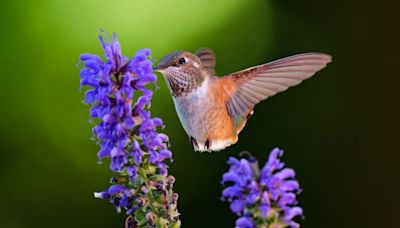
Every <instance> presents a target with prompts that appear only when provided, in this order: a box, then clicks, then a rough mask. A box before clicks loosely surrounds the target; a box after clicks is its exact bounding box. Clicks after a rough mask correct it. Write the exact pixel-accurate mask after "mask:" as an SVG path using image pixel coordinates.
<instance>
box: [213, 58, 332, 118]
mask: <svg viewBox="0 0 400 228" xmlns="http://www.w3.org/2000/svg"><path fill="white" fill-rule="evenodd" d="M330 61H331V56H329V55H327V54H319V53H305V54H299V55H294V56H290V57H287V58H283V59H280V60H276V61H273V62H270V63H266V64H263V65H259V66H255V67H251V68H248V69H246V70H242V71H239V72H236V73H233V74H231V75H227V76H225V77H222V78H220V79H221V83H223V84H225V85H227V86H225V87H224V88H225V90H226V91H227V93H228V94H227V95H228V97H229V98H228V100H227V103H226V106H227V109H228V112H229V115H230V116H231V117H232V118H234V119H235V120H236V119H238V118H240V119H241V118H242V117H245V115H248V114H249V113H250V111H251V110H252V109H253V108H254V105H256V104H257V103H259V102H260V101H261V100H264V99H267V98H268V97H270V96H273V95H275V94H276V93H278V92H282V91H284V90H286V89H287V88H289V87H292V86H295V85H298V84H299V83H300V82H302V81H303V80H305V79H307V78H309V77H311V76H312V75H314V74H315V73H316V72H317V71H319V70H321V69H322V68H324V67H325V66H326V65H327V64H328V63H329V62H330ZM228 87H229V88H228Z"/></svg>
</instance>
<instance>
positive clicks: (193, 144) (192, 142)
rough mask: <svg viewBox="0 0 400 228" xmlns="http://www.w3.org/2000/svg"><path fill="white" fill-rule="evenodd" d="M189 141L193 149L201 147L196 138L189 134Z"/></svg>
mask: <svg viewBox="0 0 400 228" xmlns="http://www.w3.org/2000/svg"><path fill="white" fill-rule="evenodd" d="M189 141H190V144H192V147H193V149H195V150H197V149H199V145H198V144H197V141H196V139H194V138H193V137H192V136H189Z"/></svg>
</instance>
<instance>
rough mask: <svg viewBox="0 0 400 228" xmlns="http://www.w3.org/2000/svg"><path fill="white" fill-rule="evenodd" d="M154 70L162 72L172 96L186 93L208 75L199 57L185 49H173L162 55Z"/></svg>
mask: <svg viewBox="0 0 400 228" xmlns="http://www.w3.org/2000/svg"><path fill="white" fill-rule="evenodd" d="M154 71H157V72H160V73H162V74H163V76H164V78H165V81H166V82H167V84H168V87H169V89H170V91H171V93H172V95H173V96H180V95H183V94H187V93H189V92H191V91H192V90H194V89H196V88H197V87H199V86H201V84H202V82H203V81H204V80H205V79H206V77H207V76H208V75H207V74H206V73H205V70H204V67H203V66H202V64H201V61H200V59H199V57H197V56H196V55H194V54H192V53H190V52H187V51H175V52H172V53H171V54H169V55H166V56H165V57H163V58H162V59H161V60H160V61H159V63H158V65H157V66H156V67H155V68H154Z"/></svg>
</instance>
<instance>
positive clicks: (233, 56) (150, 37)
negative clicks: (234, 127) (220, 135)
mask: <svg viewBox="0 0 400 228" xmlns="http://www.w3.org/2000/svg"><path fill="white" fill-rule="evenodd" d="M399 10H400V7H399V2H398V1H344V0H343V1H325V2H323V1H318V0H303V1H300V0H266V1H250V0H235V1H232V0H220V1H215V0H203V1H178V0H174V1H144V0H141V1H139V0H117V1H101V0H86V1H82V0H70V1H61V0H59V1H57V0H36V1H23V0H16V1H2V2H1V3H0V13H1V14H0V19H1V20H0V25H1V36H0V39H1V40H0V64H1V67H0V75H1V90H0V95H1V97H2V105H1V117H0V129H1V131H0V136H1V137H0V142H1V147H0V148H1V151H2V152H1V165H0V183H1V188H0V196H1V201H0V227H4V228H8V227H10V228H14V227H15V228H20V227H123V225H122V224H123V220H124V219H123V218H124V215H123V214H122V215H118V214H117V213H116V212H115V209H114V208H113V206H112V205H111V204H110V203H108V202H105V201H103V200H96V199H94V198H93V192H94V191H99V190H104V189H105V188H106V187H107V186H108V180H109V179H110V177H111V176H112V173H111V172H110V171H109V169H108V162H105V163H103V165H98V164H97V152H98V147H97V145H96V144H95V143H94V142H93V141H91V140H90V139H89V138H90V136H91V128H92V126H91V125H90V124H89V123H88V118H89V115H88V109H89V107H87V106H85V105H83V104H82V103H81V100H82V97H83V94H82V93H80V92H79V91H78V88H79V68H78V67H77V66H76V64H77V62H78V57H79V55H80V53H83V52H88V53H95V54H99V55H102V50H101V48H100V45H99V42H98V40H97V36H98V35H99V34H100V33H99V32H98V29H99V28H102V29H104V30H105V31H107V32H108V33H110V34H111V33H112V32H116V33H117V35H118V38H119V40H120V42H121V44H122V51H123V53H124V54H125V55H127V56H128V57H131V56H133V55H134V53H135V52H136V51H137V50H139V49H142V48H145V47H149V48H150V49H151V50H152V53H153V57H155V58H156V59H160V58H161V57H162V56H163V55H165V54H167V53H169V52H171V51H174V50H177V49H184V50H189V51H195V50H196V49H198V48H200V47H204V46H205V47H211V48H213V49H214V50H215V52H216V53H217V62H218V63H217V73H218V74H219V75H224V74H228V73H231V72H233V71H236V70H240V69H243V68H245V67H249V66H253V65H256V64H261V63H264V62H267V61H271V60H274V59H277V58H281V57H285V56H287V55H291V54H296V53H301V52H308V51H318V52H326V53H329V54H331V55H333V58H334V61H333V63H332V64H330V65H329V66H328V67H327V68H326V69H325V70H323V71H321V72H319V73H318V74H317V76H315V77H313V78H312V79H310V80H308V81H306V82H305V83H303V84H301V85H300V86H298V87H295V88H292V89H289V90H288V91H287V92H285V93H282V94H279V95H277V96H275V97H273V98H270V99H268V100H267V101H266V102H263V103H261V104H259V105H258V106H257V107H256V109H255V115H254V116H253V117H252V118H251V119H250V121H249V122H248V124H247V127H246V128H245V129H244V131H243V132H242V133H241V134H240V140H239V142H238V143H237V144H236V145H234V146H232V147H230V148H229V149H227V150H225V151H223V152H220V153H214V154H200V153H195V152H193V150H192V148H191V146H190V144H189V143H188V139H187V136H186V134H185V132H184V130H183V128H182V127H181V125H180V123H179V120H178V118H177V115H176V113H175V109H174V107H173V103H172V99H171V98H170V96H169V94H168V91H167V88H166V85H165V82H164V80H163V79H162V78H161V77H159V79H160V80H159V83H158V84H159V86H160V89H159V90H158V92H157V93H156V94H155V96H154V99H153V105H152V112H153V115H154V116H158V117H161V118H162V119H163V120H164V122H165V124H166V126H167V127H166V129H165V132H166V133H167V134H168V135H169V136H170V139H171V144H172V147H171V149H172V151H173V153H174V159H175V160H174V162H173V163H172V164H171V165H170V173H171V174H173V175H174V176H175V177H176V179H177V181H176V185H175V190H176V191H177V192H178V193H179V195H180V198H179V211H180V212H181V214H182V215H181V220H182V224H183V227H191V228H192V227H233V226H234V221H235V216H234V215H233V214H232V213H231V212H230V211H229V206H228V204H227V203H223V202H221V201H220V200H219V197H220V194H221V193H220V192H221V190H222V187H221V186H220V183H219V181H220V179H221V175H222V174H223V172H225V171H226V170H227V168H228V166H227V164H226V163H225V162H226V160H227V158H228V157H229V156H236V155H237V154H238V152H240V151H242V150H248V151H251V152H252V153H253V154H254V155H255V156H256V157H258V158H259V159H260V160H261V162H262V163H263V162H264V161H265V160H266V156H267V153H268V152H269V151H270V149H272V148H273V147H275V146H279V147H280V148H282V149H284V150H285V156H284V157H283V160H284V161H285V162H286V164H287V165H288V166H289V167H293V168H294V169H296V172H297V176H298V179H299V181H300V184H301V186H302V188H303V193H302V194H301V195H300V197H299V201H300V205H301V206H302V207H303V208H304V213H305V216H306V219H305V220H304V221H301V224H302V226H303V227H394V226H395V224H398V222H397V221H396V219H397V217H396V216H397V214H398V212H399V209H398V206H399V201H398V194H399V188H398V183H397V182H398V181H399V174H400V172H399V170H398V165H399V162H400V147H399V127H400V126H399V121H398V119H399V116H400V115H399V114H400V112H399V98H400V97H399V95H398V92H399V86H400V78H399V72H398V61H399V57H398V56H399V51H400V50H399V48H398V42H399V40H400V37H399V36H398V33H397V32H398V29H399V21H400V20H399V18H396V14H398V12H399ZM159 76H160V75H159Z"/></svg>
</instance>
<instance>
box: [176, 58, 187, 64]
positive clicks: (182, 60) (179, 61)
mask: <svg viewBox="0 0 400 228" xmlns="http://www.w3.org/2000/svg"><path fill="white" fill-rule="evenodd" d="M178 63H179V64H181V65H182V64H185V63H186V59H185V58H183V57H182V58H180V59H179V60H178Z"/></svg>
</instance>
